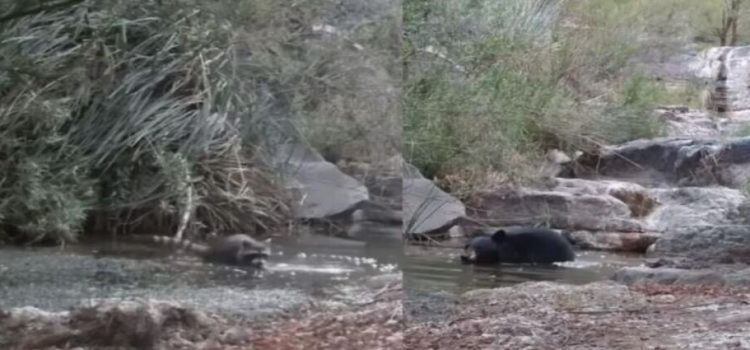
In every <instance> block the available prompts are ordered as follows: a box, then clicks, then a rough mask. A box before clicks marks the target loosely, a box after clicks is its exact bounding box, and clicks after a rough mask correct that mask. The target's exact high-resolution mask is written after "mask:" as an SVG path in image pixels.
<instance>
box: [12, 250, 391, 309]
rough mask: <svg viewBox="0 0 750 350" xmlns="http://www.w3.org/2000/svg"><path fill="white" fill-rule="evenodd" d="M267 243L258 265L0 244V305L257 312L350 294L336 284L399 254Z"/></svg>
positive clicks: (387, 265)
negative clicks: (161, 304) (143, 304)
mask: <svg viewBox="0 0 750 350" xmlns="http://www.w3.org/2000/svg"><path fill="white" fill-rule="evenodd" d="M311 240H312V242H315V244H309V243H310V241H311ZM321 242H322V243H321ZM272 250H273V255H272V256H271V258H270V259H269V263H268V268H267V269H265V270H263V271H261V272H258V271H257V270H254V269H250V268H236V267H229V266H219V265H213V264H207V263H203V262H202V261H200V260H199V259H197V258H195V257H191V256H187V255H180V254H174V253H172V252H169V251H168V250H165V249H163V248H160V247H153V246H145V245H143V244H137V243H111V242H110V243H102V242H89V243H86V244H80V245H76V246H71V247H68V248H66V249H60V248H37V249H18V248H0V308H7V307H20V306H34V307H39V308H43V309H47V310H61V309H65V308H67V307H70V306H73V305H80V303H81V302H82V301H86V300H89V299H100V298H125V299H128V298H153V299H159V300H167V301H175V302H179V303H181V304H183V305H186V306H192V307H196V308H200V309H204V310H207V311H220V312H229V313H235V312H236V313H240V314H243V315H245V316H248V315H250V316H258V317H260V319H264V317H265V318H268V317H273V316H276V315H279V314H282V313H284V312H287V311H293V310H295V309H296V308H299V307H303V306H304V305H307V304H308V303H309V302H312V301H314V300H320V299H325V300H333V301H336V298H339V299H341V300H343V299H347V298H349V299H348V300H350V299H351V298H353V296H351V295H342V293H341V290H342V289H346V288H345V287H346V286H350V285H357V284H358V281H360V280H362V279H365V278H368V277H372V276H375V275H381V274H386V273H393V272H399V271H400V269H399V264H400V263H401V257H402V253H401V252H402V249H401V242H400V241H375V242H353V241H339V240H335V239H325V237H323V238H321V239H320V240H315V237H312V238H309V239H308V240H307V242H295V241H291V240H286V241H283V240H281V241H274V242H273V246H272Z"/></svg>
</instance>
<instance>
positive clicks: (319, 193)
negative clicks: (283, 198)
mask: <svg viewBox="0 0 750 350" xmlns="http://www.w3.org/2000/svg"><path fill="white" fill-rule="evenodd" d="M273 163H274V165H275V166H276V168H277V169H278V170H279V171H280V173H281V174H282V175H283V176H284V178H285V180H286V181H287V188H288V189H290V190H292V192H293V194H294V197H295V202H296V204H297V205H296V208H295V215H296V216H297V217H298V218H300V219H322V218H327V217H331V216H335V215H338V214H342V213H345V212H347V211H349V210H353V208H355V207H356V206H357V205H358V204H360V203H362V202H364V201H367V200H369V198H370V196H369V193H368V191H367V188H366V187H365V186H364V185H362V184H360V183H359V182H357V180H355V179H354V178H352V177H351V176H348V175H346V174H344V173H343V172H342V171H341V170H339V169H338V167H336V165H334V164H332V163H329V162H327V161H325V160H324V159H323V157H322V156H321V155H320V154H318V153H317V152H315V151H314V150H312V149H310V148H309V147H306V146H304V145H300V144H290V145H285V146H283V147H281V148H280V149H279V150H278V152H277V153H276V155H275V157H274V159H273Z"/></svg>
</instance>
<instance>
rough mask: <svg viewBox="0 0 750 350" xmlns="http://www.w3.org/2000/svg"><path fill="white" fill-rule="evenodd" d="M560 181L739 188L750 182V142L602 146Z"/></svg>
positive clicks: (569, 167)
mask: <svg viewBox="0 0 750 350" xmlns="http://www.w3.org/2000/svg"><path fill="white" fill-rule="evenodd" d="M560 175H562V176H564V177H579V178H589V179H595V178H604V179H619V180H627V181H630V182H634V183H637V184H640V185H642V186H647V187H666V186H674V185H681V186H688V185H692V186H708V185H712V184H719V185H723V186H728V187H732V188H741V187H743V186H745V185H746V184H747V180H748V178H750V138H747V137H746V138H735V139H729V140H726V141H718V140H692V139H685V138H659V139H653V140H636V141H632V142H628V143H625V144H622V145H619V146H612V147H603V148H602V149H601V151H600V152H599V154H598V155H593V154H584V155H583V156H581V157H579V158H578V159H577V160H575V161H574V162H571V163H568V164H566V166H565V167H564V170H563V171H562V173H561V174H560Z"/></svg>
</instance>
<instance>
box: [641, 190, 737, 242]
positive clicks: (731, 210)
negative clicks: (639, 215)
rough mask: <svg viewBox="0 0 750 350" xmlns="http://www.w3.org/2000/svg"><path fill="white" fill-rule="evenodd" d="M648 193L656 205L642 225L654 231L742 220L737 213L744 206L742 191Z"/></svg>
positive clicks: (662, 191)
mask: <svg viewBox="0 0 750 350" xmlns="http://www.w3.org/2000/svg"><path fill="white" fill-rule="evenodd" d="M649 194H650V195H651V196H652V197H653V198H654V199H655V200H656V201H657V202H658V203H659V206H657V207H656V208H655V209H654V211H653V213H651V214H650V215H649V216H648V217H646V218H645V222H646V226H647V227H649V228H650V229H651V230H653V231H657V232H670V231H673V230H675V229H677V228H680V227H688V228H690V227H698V226H711V225H727V224H732V223H737V222H738V221H740V220H742V216H741V215H739V214H740V211H741V208H742V206H743V205H744V204H746V203H747V199H746V198H745V196H744V195H743V194H742V192H740V191H739V190H735V189H731V188H724V187H679V188H668V189H666V188H665V189H661V188H658V189H652V190H650V191H649Z"/></svg>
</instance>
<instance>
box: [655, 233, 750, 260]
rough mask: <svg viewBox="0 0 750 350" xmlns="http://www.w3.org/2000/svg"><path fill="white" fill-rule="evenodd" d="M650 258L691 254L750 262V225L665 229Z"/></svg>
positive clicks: (698, 257)
mask: <svg viewBox="0 0 750 350" xmlns="http://www.w3.org/2000/svg"><path fill="white" fill-rule="evenodd" d="M648 255H649V256H650V257H656V256H689V257H690V258H692V259H699V260H703V261H706V262H708V261H711V262H717V263H750V226H748V225H725V226H713V225H708V226H683V227H679V228H675V229H672V230H670V231H667V232H665V233H664V234H663V235H662V237H660V238H659V239H658V240H657V241H656V243H654V246H653V247H652V248H651V249H649V252H648Z"/></svg>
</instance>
